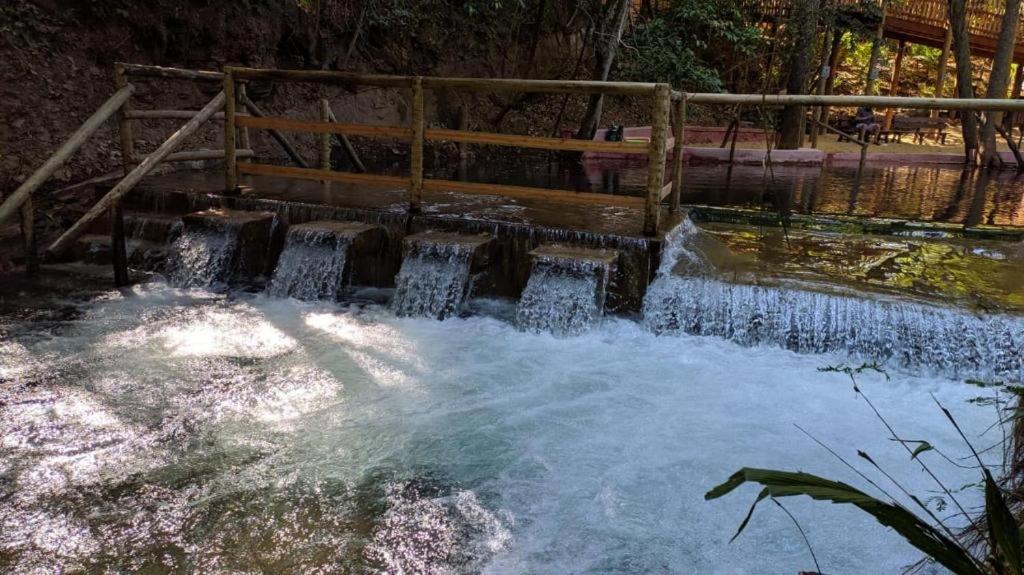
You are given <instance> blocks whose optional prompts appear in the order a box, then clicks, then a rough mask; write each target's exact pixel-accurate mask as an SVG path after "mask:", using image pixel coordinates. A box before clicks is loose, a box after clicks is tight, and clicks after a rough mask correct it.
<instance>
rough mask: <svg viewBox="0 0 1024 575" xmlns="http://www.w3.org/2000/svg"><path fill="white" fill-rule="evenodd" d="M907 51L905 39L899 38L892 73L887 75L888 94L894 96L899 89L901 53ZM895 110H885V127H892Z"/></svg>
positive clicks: (901, 63) (887, 128) (901, 64)
mask: <svg viewBox="0 0 1024 575" xmlns="http://www.w3.org/2000/svg"><path fill="white" fill-rule="evenodd" d="M906 52H907V42H906V40H900V42H899V47H898V48H897V49H896V61H895V62H894V63H893V65H892V75H891V76H890V77H889V95H890V96H895V95H896V94H897V93H898V92H899V91H900V71H901V70H902V68H903V55H904V54H906ZM895 114H896V110H893V109H892V108H889V109H887V110H886V111H885V129H886V130H891V129H892V119H893V116H894V115H895Z"/></svg>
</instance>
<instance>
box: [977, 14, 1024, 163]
mask: <svg viewBox="0 0 1024 575" xmlns="http://www.w3.org/2000/svg"><path fill="white" fill-rule="evenodd" d="M1020 1H1021V0H1006V11H1005V12H1004V13H1003V22H1002V26H1001V28H1000V30H999V39H998V40H997V41H996V53H995V56H994V57H993V58H992V72H991V73H990V74H989V76H988V89H987V91H986V92H985V97H986V98H1005V97H1006V90H1007V89H1008V88H1009V87H1010V64H1012V63H1013V48H1014V45H1015V43H1016V40H1017V23H1018V22H1019V21H1020ZM1002 120H1003V113H1002V112H999V111H994V110H990V111H987V112H985V121H984V124H983V125H982V127H981V166H982V167H998V166H1000V165H1002V161H1001V160H1000V159H999V151H998V150H997V149H996V124H998V123H999V122H1001V121H1002Z"/></svg>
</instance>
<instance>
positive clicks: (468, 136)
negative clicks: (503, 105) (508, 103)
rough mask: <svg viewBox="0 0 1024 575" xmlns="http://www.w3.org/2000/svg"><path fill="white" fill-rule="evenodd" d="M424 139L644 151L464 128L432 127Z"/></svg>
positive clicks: (643, 150)
mask: <svg viewBox="0 0 1024 575" xmlns="http://www.w3.org/2000/svg"><path fill="white" fill-rule="evenodd" d="M426 138H427V139H428V140H447V141H450V142H465V143H469V144H487V145H492V146H514V147H517V148H536V149H541V150H567V151H577V152H613V153H617V154H646V153H647V144H638V143H633V142H604V141H600V140H576V139H573V138H542V137H538V136H519V135H515V134H494V133H490V132H471V131H465V130H447V129H432V130H427V131H426Z"/></svg>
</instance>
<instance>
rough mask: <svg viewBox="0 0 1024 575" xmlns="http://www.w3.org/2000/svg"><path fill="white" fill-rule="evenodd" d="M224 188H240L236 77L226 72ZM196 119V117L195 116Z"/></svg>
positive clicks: (229, 190)
mask: <svg viewBox="0 0 1024 575" xmlns="http://www.w3.org/2000/svg"><path fill="white" fill-rule="evenodd" d="M223 94H224V189H225V190H226V191H227V192H229V193H234V191H235V190H237V189H238V159H237V158H236V157H235V149H236V148H237V145H236V144H235V137H236V134H235V122H236V120H237V118H235V101H236V99H237V95H236V94H235V79H234V78H233V77H232V76H231V74H224V92H223ZM193 119H194V118H193Z"/></svg>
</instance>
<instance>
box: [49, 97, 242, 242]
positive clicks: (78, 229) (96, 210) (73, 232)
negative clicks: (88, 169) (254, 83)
mask: <svg viewBox="0 0 1024 575" xmlns="http://www.w3.org/2000/svg"><path fill="white" fill-rule="evenodd" d="M223 107H224V92H220V93H219V94H217V95H216V96H215V97H214V98H213V99H212V100H210V102H209V103H208V104H207V105H206V106H204V107H203V109H202V110H201V111H200V112H199V114H197V115H196V116H195V117H194V118H192V119H191V120H189V121H188V122H187V123H186V124H185V125H184V126H182V127H181V128H179V129H178V131H177V132H175V133H174V134H172V135H171V137H169V138H167V140H165V141H164V143H163V144H160V147H159V148H157V149H156V151H154V152H153V153H152V154H150V155H148V156H146V159H145V160H143V161H142V162H141V163H139V165H138V166H135V168H134V169H133V170H132V171H131V172H129V173H128V175H126V176H125V177H124V179H122V180H121V181H120V182H118V183H117V185H115V186H114V187H113V188H111V190H110V191H109V192H107V194H106V195H105V196H103V197H102V198H100V201H98V202H96V205H94V206H93V207H92V208H91V209H90V210H89V211H88V212H86V213H85V215H84V216H82V217H81V218H80V219H79V220H78V221H77V222H75V225H73V226H71V228H70V229H69V230H68V231H66V232H64V234H63V235H62V236H60V237H59V238H57V240H56V241H54V242H53V243H52V244H50V247H49V248H47V250H46V251H47V252H49V253H50V254H51V255H54V256H59V255H61V254H63V253H64V252H66V251H67V250H68V248H70V247H71V245H72V243H73V242H74V241H75V240H77V239H78V237H79V236H81V235H82V234H83V233H85V231H86V230H87V229H88V227H89V225H91V224H92V222H94V221H96V219H97V218H99V217H100V216H101V215H103V214H104V212H106V211H107V210H108V209H109V208H110V206H111V205H112V204H113V203H115V202H116V201H117V200H119V199H120V198H121V197H122V196H124V195H125V194H127V193H128V192H130V191H131V190H132V188H134V187H135V185H136V184H138V183H139V180H141V179H142V178H143V176H145V175H146V174H148V173H149V172H150V170H152V169H153V168H155V167H156V166H157V164H159V163H160V162H162V161H163V160H164V159H165V158H167V156H169V155H170V154H171V152H173V151H174V150H176V149H177V148H178V146H180V145H181V144H183V143H184V142H185V140H187V139H188V138H189V137H190V136H191V135H192V134H193V133H195V131H196V130H198V129H199V127H200V126H202V125H203V124H205V123H206V121H207V120H209V119H210V118H211V117H212V116H213V115H214V114H215V113H216V112H217V111H218V110H220V109H221V108H223Z"/></svg>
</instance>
